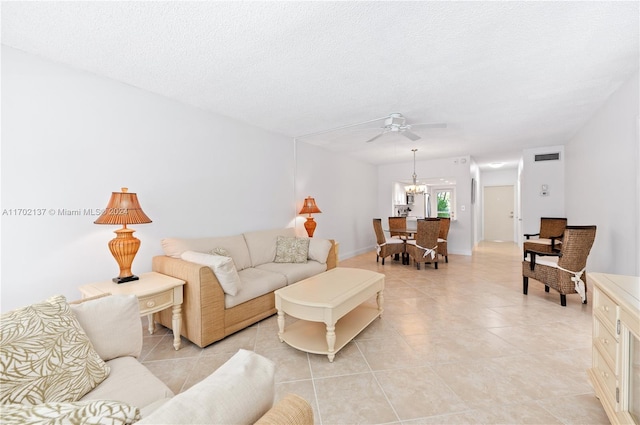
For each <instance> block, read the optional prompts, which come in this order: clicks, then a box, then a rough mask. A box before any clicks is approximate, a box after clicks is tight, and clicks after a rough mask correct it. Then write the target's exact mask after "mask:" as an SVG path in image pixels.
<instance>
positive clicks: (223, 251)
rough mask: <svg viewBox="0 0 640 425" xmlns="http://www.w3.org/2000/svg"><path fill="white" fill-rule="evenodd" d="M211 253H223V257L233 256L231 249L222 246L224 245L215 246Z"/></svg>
mask: <svg viewBox="0 0 640 425" xmlns="http://www.w3.org/2000/svg"><path fill="white" fill-rule="evenodd" d="M209 254H211V255H222V256H223V257H231V254H229V251H227V250H226V249H224V248H222V247H220V246H219V247H217V248H213V249H212V250H211V251H209Z"/></svg>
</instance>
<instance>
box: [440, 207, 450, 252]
mask: <svg viewBox="0 0 640 425" xmlns="http://www.w3.org/2000/svg"><path fill="white" fill-rule="evenodd" d="M450 226H451V219H450V218H449V217H440V233H439V234H438V254H439V255H442V256H443V257H444V262H445V263H448V262H449V253H448V251H447V238H448V237H449V227H450Z"/></svg>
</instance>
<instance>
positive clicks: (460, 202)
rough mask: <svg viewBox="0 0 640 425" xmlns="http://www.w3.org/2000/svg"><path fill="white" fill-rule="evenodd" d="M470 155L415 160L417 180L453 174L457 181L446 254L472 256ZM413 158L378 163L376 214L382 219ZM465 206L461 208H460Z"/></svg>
mask: <svg viewBox="0 0 640 425" xmlns="http://www.w3.org/2000/svg"><path fill="white" fill-rule="evenodd" d="M470 166H471V158H470V157H468V156H466V157H456V158H444V159H433V160H427V161H424V160H423V161H416V174H417V175H418V179H429V178H436V177H453V178H454V179H455V180H456V217H457V219H456V220H455V221H454V220H452V221H451V227H450V229H449V236H448V239H447V241H448V242H447V244H448V246H447V249H448V250H449V253H452V254H461V255H471V251H472V248H473V240H472V235H473V225H472V216H473V208H471V172H470ZM412 173H413V160H411V161H408V162H406V163H399V164H386V165H380V166H378V206H377V213H376V214H375V217H378V218H382V219H383V220H384V219H385V218H386V217H389V215H390V214H391V212H392V202H393V190H394V184H395V182H398V181H403V180H407V179H409V180H410V179H411V174H412ZM463 208H464V211H462V209H463Z"/></svg>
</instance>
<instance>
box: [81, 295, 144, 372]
mask: <svg viewBox="0 0 640 425" xmlns="http://www.w3.org/2000/svg"><path fill="white" fill-rule="evenodd" d="M70 306H71V311H73V313H74V314H75V315H76V318H77V319H78V322H80V326H82V329H84V331H85V332H86V334H87V336H88V337H89V339H90V340H91V343H92V344H93V348H95V350H96V351H97V352H98V354H100V357H101V358H102V360H104V361H105V362H106V361H108V360H111V359H115V358H118V357H125V356H133V357H138V356H139V355H140V352H141V351H142V324H141V322H140V308H139V306H138V298H137V297H136V296H135V295H110V296H107V297H101V298H97V299H95V300H89V301H84V302H80V303H78V304H74V303H71V304H70Z"/></svg>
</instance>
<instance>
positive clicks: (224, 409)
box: [138, 350, 275, 424]
mask: <svg viewBox="0 0 640 425" xmlns="http://www.w3.org/2000/svg"><path fill="white" fill-rule="evenodd" d="M274 376H275V365H274V364H273V362H272V361H271V360H269V359H267V358H265V357H263V356H261V355H259V354H256V353H254V352H252V351H247V350H239V351H238V352H237V353H236V354H234V355H233V357H231V358H230V359H229V360H228V361H227V362H226V363H224V364H223V365H222V366H220V367H219V368H218V369H217V370H216V371H215V372H213V373H212V374H211V375H209V376H208V377H206V378H205V379H204V380H202V381H200V382H199V383H197V384H196V385H194V386H193V387H191V388H189V389H188V390H186V391H185V392H183V393H180V394H178V395H177V396H175V397H174V398H172V399H171V400H169V401H168V402H166V403H165V404H163V405H162V406H160V407H159V408H158V409H157V410H156V411H154V412H153V413H152V414H151V415H149V416H147V417H145V418H142V420H141V421H140V422H138V423H139V424H253V423H255V422H256V421H257V420H258V419H259V418H260V417H261V416H262V415H263V414H264V413H265V412H267V411H268V410H269V409H270V408H271V406H272V405H273V400H274V396H275V388H274V387H275V383H274Z"/></svg>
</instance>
